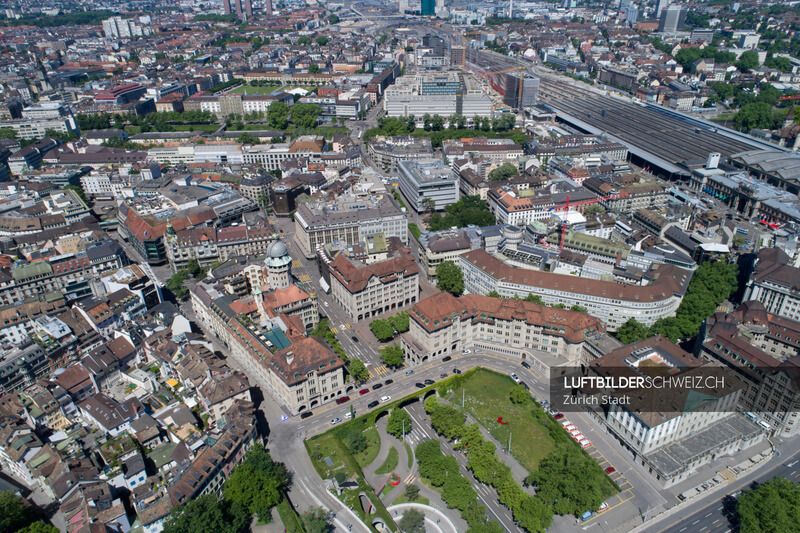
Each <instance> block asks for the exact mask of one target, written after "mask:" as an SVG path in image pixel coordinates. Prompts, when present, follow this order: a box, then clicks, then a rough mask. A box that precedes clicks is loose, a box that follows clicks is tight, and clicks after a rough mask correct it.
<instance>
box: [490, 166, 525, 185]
mask: <svg viewBox="0 0 800 533" xmlns="http://www.w3.org/2000/svg"><path fill="white" fill-rule="evenodd" d="M517 174H519V169H517V166H516V165H515V164H513V163H509V162H505V163H503V164H502V165H500V166H499V167H497V168H496V169H494V170H492V171H491V172H489V181H503V180H507V179H508V178H510V177H511V176H516V175H517Z"/></svg>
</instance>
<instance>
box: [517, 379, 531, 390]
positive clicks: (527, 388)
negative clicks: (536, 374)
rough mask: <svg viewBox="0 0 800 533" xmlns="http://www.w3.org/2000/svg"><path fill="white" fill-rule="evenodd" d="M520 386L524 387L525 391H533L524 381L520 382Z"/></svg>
mask: <svg viewBox="0 0 800 533" xmlns="http://www.w3.org/2000/svg"><path fill="white" fill-rule="evenodd" d="M519 384H520V385H522V388H523V389H525V390H531V388H530V387H528V384H527V383H525V382H524V381H520V382H519Z"/></svg>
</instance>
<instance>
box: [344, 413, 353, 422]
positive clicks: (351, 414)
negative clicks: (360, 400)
mask: <svg viewBox="0 0 800 533" xmlns="http://www.w3.org/2000/svg"><path fill="white" fill-rule="evenodd" d="M352 417H353V413H351V412H350V411H347V412H346V413H345V414H344V419H345V420H349V419H350V418H352Z"/></svg>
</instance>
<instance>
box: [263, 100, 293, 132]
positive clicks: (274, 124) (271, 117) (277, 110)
mask: <svg viewBox="0 0 800 533" xmlns="http://www.w3.org/2000/svg"><path fill="white" fill-rule="evenodd" d="M267 122H269V126H270V127H271V128H275V129H278V130H284V129H286V126H288V125H289V106H288V105H286V104H284V103H283V102H272V103H271V104H269V107H268V108H267Z"/></svg>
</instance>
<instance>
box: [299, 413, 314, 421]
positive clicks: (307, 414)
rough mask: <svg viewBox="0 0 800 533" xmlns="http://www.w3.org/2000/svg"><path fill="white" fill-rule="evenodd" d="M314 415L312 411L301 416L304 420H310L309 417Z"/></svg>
mask: <svg viewBox="0 0 800 533" xmlns="http://www.w3.org/2000/svg"><path fill="white" fill-rule="evenodd" d="M313 414H314V413H313V412H311V411H306V412H305V413H303V414H301V415H300V418H302V419H306V418H308V417H309V416H313Z"/></svg>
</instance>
